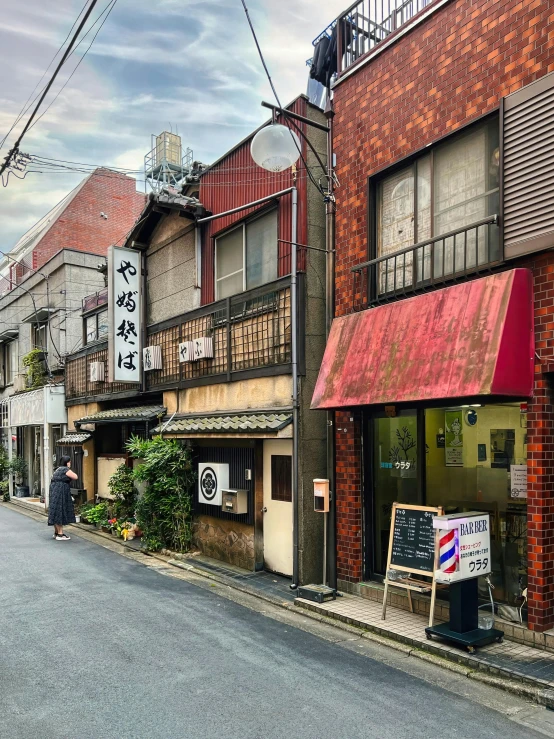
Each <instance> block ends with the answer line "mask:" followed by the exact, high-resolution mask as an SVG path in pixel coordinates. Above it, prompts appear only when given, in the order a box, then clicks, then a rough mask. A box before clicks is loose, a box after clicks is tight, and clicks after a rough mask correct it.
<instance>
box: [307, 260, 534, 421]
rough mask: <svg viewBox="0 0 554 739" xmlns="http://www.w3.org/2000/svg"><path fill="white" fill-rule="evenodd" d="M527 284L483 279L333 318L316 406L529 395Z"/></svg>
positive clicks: (519, 276)
mask: <svg viewBox="0 0 554 739" xmlns="http://www.w3.org/2000/svg"><path fill="white" fill-rule="evenodd" d="M534 353H535V349H534V333H533V278H532V274H531V272H530V271H529V270H527V269H514V270H510V271H509V272H501V273H499V274H495V275H491V276H489V277H483V278H481V279H477V280H473V281H472V282H465V283H463V284H460V285H454V286H453V287H448V288H445V289H443V290H434V291H433V292H429V293H425V294H423V295H418V296H417V297H414V298H410V299H407V300H401V301H398V302H396V303H390V304H388V305H383V306H379V307H378V308H371V309H369V310H365V311H363V312H361V313H353V314H351V315H348V316H343V317H341V318H336V319H335V320H334V321H333V325H332V327H331V333H330V334H329V339H328V342H327V348H326V349H325V355H324V357H323V362H322V365H321V370H320V372H319V377H318V380H317V383H316V387H315V391H314V396H313V399H312V408H320V409H324V408H348V407H351V406H358V405H375V404H383V403H406V402H412V401H425V400H443V399H448V398H475V397H477V396H490V395H496V396H510V397H516V398H517V397H520V398H521V397H530V396H531V394H532V390H533V369H534V367H533V365H534Z"/></svg>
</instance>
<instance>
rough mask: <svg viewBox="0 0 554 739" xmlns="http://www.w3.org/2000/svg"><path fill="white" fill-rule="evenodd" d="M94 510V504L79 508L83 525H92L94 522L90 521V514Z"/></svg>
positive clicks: (84, 504) (86, 504)
mask: <svg viewBox="0 0 554 739" xmlns="http://www.w3.org/2000/svg"><path fill="white" fill-rule="evenodd" d="M93 508H94V503H83V505H81V506H80V507H79V508H78V511H79V516H80V517H81V523H86V524H92V523H93V521H89V517H88V516H89V512H90V511H91V510H92V509H93Z"/></svg>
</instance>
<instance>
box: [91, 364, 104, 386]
mask: <svg viewBox="0 0 554 739" xmlns="http://www.w3.org/2000/svg"><path fill="white" fill-rule="evenodd" d="M89 369H90V375H89V377H90V381H91V382H104V377H105V371H106V370H105V365H104V362H90V364H89Z"/></svg>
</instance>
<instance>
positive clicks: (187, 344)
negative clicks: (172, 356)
mask: <svg viewBox="0 0 554 739" xmlns="http://www.w3.org/2000/svg"><path fill="white" fill-rule="evenodd" d="M193 360H194V343H193V342H192V341H182V342H181V343H180V344H179V362H192V361H193Z"/></svg>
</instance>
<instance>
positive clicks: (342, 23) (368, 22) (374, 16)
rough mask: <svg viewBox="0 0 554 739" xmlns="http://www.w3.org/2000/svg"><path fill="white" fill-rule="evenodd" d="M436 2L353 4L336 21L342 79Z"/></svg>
mask: <svg viewBox="0 0 554 739" xmlns="http://www.w3.org/2000/svg"><path fill="white" fill-rule="evenodd" d="M434 1H435V0H360V2H356V3H353V4H352V5H351V6H350V7H349V8H348V10H347V11H346V12H344V13H343V14H342V15H341V16H339V18H338V19H337V24H338V32H337V34H338V35H337V55H338V60H337V68H338V74H339V76H340V74H341V73H342V72H345V71H346V70H347V69H348V68H349V67H351V66H352V65H353V64H354V63H355V62H356V61H357V60H358V59H359V58H360V57H362V56H363V55H364V54H366V53H367V52H368V51H371V49H373V48H374V47H375V46H377V44H379V43H380V42H381V41H384V40H385V39H386V38H387V36H390V34H391V33H394V32H395V31H397V30H398V29H400V28H401V27H402V26H403V25H404V24H405V23H407V22H408V21H409V20H411V19H412V18H413V17H414V16H416V15H417V14H418V13H420V12H421V11H422V10H424V9H425V8H426V7H428V6H429V5H431V4H432V3H433V2H434Z"/></svg>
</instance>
